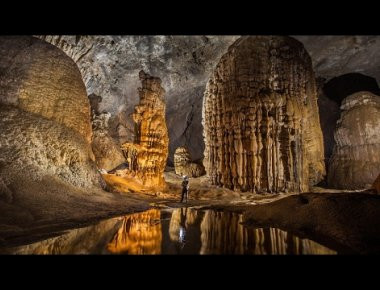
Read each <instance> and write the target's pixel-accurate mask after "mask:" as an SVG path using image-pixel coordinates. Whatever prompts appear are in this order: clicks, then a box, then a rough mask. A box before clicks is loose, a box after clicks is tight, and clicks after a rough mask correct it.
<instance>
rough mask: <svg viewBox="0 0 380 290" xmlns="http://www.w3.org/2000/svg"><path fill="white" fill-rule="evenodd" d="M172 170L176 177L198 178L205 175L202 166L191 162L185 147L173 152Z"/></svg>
mask: <svg viewBox="0 0 380 290" xmlns="http://www.w3.org/2000/svg"><path fill="white" fill-rule="evenodd" d="M174 170H175V173H176V174H177V175H181V176H183V175H187V176H188V177H199V176H202V175H204V174H205V168H204V166H203V165H202V164H200V163H196V162H193V161H192V159H191V155H190V153H189V150H188V149H187V148H186V147H178V148H177V149H176V150H175V152H174Z"/></svg>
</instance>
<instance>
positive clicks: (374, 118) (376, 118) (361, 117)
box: [328, 92, 380, 189]
mask: <svg viewBox="0 0 380 290" xmlns="http://www.w3.org/2000/svg"><path fill="white" fill-rule="evenodd" d="M341 110H342V113H341V116H340V119H339V120H338V122H337V125H336V129H335V133H334V138H335V142H336V145H335V147H334V150H333V154H332V156H331V159H330V163H329V172H328V183H329V186H332V187H334V188H339V189H364V188H367V189H368V188H370V187H371V186H372V184H373V183H374V181H375V179H376V178H377V176H378V175H379V174H380V134H379V133H380V97H379V96H377V95H374V94H372V93H370V92H358V93H355V94H353V95H351V96H348V97H347V98H345V99H344V100H343V101H342V105H341Z"/></svg>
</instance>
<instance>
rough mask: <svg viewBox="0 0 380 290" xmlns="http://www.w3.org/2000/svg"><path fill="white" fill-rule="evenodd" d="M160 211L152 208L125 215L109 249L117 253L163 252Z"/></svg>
mask: <svg viewBox="0 0 380 290" xmlns="http://www.w3.org/2000/svg"><path fill="white" fill-rule="evenodd" d="M161 240H162V233H161V223H160V211H159V210H158V209H151V210H148V211H145V212H143V213H137V214H132V215H129V216H126V217H124V219H123V223H122V225H121V227H120V228H119V230H118V231H117V233H116V234H115V236H114V237H113V239H112V241H111V242H110V243H109V244H108V245H107V250H108V251H109V252H111V253H117V254H121V253H123V254H131V255H142V254H150V255H154V254H161Z"/></svg>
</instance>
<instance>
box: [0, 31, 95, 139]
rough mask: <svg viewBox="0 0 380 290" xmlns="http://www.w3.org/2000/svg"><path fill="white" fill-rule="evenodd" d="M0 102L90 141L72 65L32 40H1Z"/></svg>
mask: <svg viewBox="0 0 380 290" xmlns="http://www.w3.org/2000/svg"><path fill="white" fill-rule="evenodd" d="M0 60H1V61H0V72H1V74H0V75H1V76H0V102H1V103H2V104H8V105H13V106H17V107H18V108H20V109H21V110H23V111H26V112H30V113H33V114H36V115H39V116H41V117H44V118H46V119H50V120H54V121H55V122H57V123H60V124H63V125H65V126H66V127H68V128H70V129H72V130H74V131H77V132H78V133H79V134H81V135H82V136H83V137H84V138H85V140H86V141H87V142H89V143H90V142H91V123H90V105H89V101H88V98H87V93H86V87H85V85H84V83H83V81H82V76H81V74H80V71H79V69H78V67H77V65H76V64H75V62H74V61H73V60H72V59H70V58H69V57H68V56H67V55H66V54H65V53H64V52H63V51H61V50H60V49H57V48H56V47H54V46H53V45H50V44H48V43H46V42H44V41H41V40H39V39H37V38H33V37H12V36H8V37H2V38H1V41H0Z"/></svg>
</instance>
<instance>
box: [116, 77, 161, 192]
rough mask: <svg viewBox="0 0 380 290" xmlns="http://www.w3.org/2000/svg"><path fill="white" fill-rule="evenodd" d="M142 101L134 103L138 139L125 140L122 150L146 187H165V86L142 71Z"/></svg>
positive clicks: (130, 169) (134, 172) (133, 172)
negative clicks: (135, 104) (131, 141)
mask: <svg viewBox="0 0 380 290" xmlns="http://www.w3.org/2000/svg"><path fill="white" fill-rule="evenodd" d="M139 77H140V80H141V81H142V88H139V95H140V103H139V104H138V105H137V106H136V107H135V112H134V114H133V120H134V122H135V142H134V143H124V144H123V145H122V150H123V153H124V156H125V158H126V159H127V162H128V166H129V168H128V170H129V171H130V174H131V175H133V176H134V178H137V179H138V181H140V182H141V183H142V184H143V185H144V186H145V187H154V188H164V187H165V180H164V176H163V173H164V169H165V166H166V160H167V158H168V144H169V137H168V129H167V127H166V121H165V99H164V94H165V90H164V89H163V88H162V87H161V80H160V79H159V78H156V77H152V76H150V75H148V74H146V73H144V72H143V71H140V73H139Z"/></svg>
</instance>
